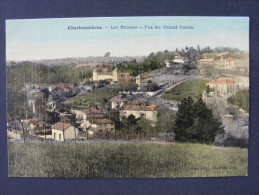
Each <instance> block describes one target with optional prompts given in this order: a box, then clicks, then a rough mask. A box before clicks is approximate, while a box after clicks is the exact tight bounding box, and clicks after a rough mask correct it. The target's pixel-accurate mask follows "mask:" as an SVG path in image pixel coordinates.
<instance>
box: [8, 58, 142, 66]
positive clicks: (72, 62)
mask: <svg viewBox="0 0 259 195" xmlns="http://www.w3.org/2000/svg"><path fill="white" fill-rule="evenodd" d="M134 59H135V60H136V61H137V62H143V61H144V56H135V57H134V56H133V57H129V56H125V57H113V56H110V57H102V56H99V57H93V56H90V57H86V58H83V57H78V58H61V59H43V60H30V62H33V63H35V64H44V65H47V66H52V65H64V66H77V65H80V64H117V63H122V62H125V61H132V60H134ZM16 63H18V62H16V61H7V66H8V65H15V64H16Z"/></svg>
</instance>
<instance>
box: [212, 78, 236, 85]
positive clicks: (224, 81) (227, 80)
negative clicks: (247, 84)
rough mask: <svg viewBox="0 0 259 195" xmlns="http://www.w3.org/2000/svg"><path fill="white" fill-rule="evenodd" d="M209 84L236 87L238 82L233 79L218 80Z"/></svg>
mask: <svg viewBox="0 0 259 195" xmlns="http://www.w3.org/2000/svg"><path fill="white" fill-rule="evenodd" d="M209 84H221V85H227V84H234V85H236V84H237V83H236V81H234V80H231V79H216V80H213V81H210V82H209Z"/></svg>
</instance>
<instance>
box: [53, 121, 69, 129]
mask: <svg viewBox="0 0 259 195" xmlns="http://www.w3.org/2000/svg"><path fill="white" fill-rule="evenodd" d="M70 126H71V124H68V123H61V122H58V123H56V124H55V125H54V126H53V127H52V129H56V130H60V131H64V130H66V129H67V128H68V127H70Z"/></svg>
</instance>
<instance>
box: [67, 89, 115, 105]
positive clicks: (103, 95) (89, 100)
mask: <svg viewBox="0 0 259 195" xmlns="http://www.w3.org/2000/svg"><path fill="white" fill-rule="evenodd" d="M118 93H119V90H118V89H100V90H97V91H93V92H91V93H88V94H86V95H84V96H82V97H78V98H73V99H71V100H68V101H67V104H69V105H74V106H100V105H104V104H105V102H106V101H108V100H109V99H110V98H112V97H114V96H116V95H118Z"/></svg>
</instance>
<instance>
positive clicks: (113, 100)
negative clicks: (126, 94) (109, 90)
mask: <svg viewBox="0 0 259 195" xmlns="http://www.w3.org/2000/svg"><path fill="white" fill-rule="evenodd" d="M109 101H110V102H123V99H121V98H120V97H113V98H111V99H110V100H109Z"/></svg>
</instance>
